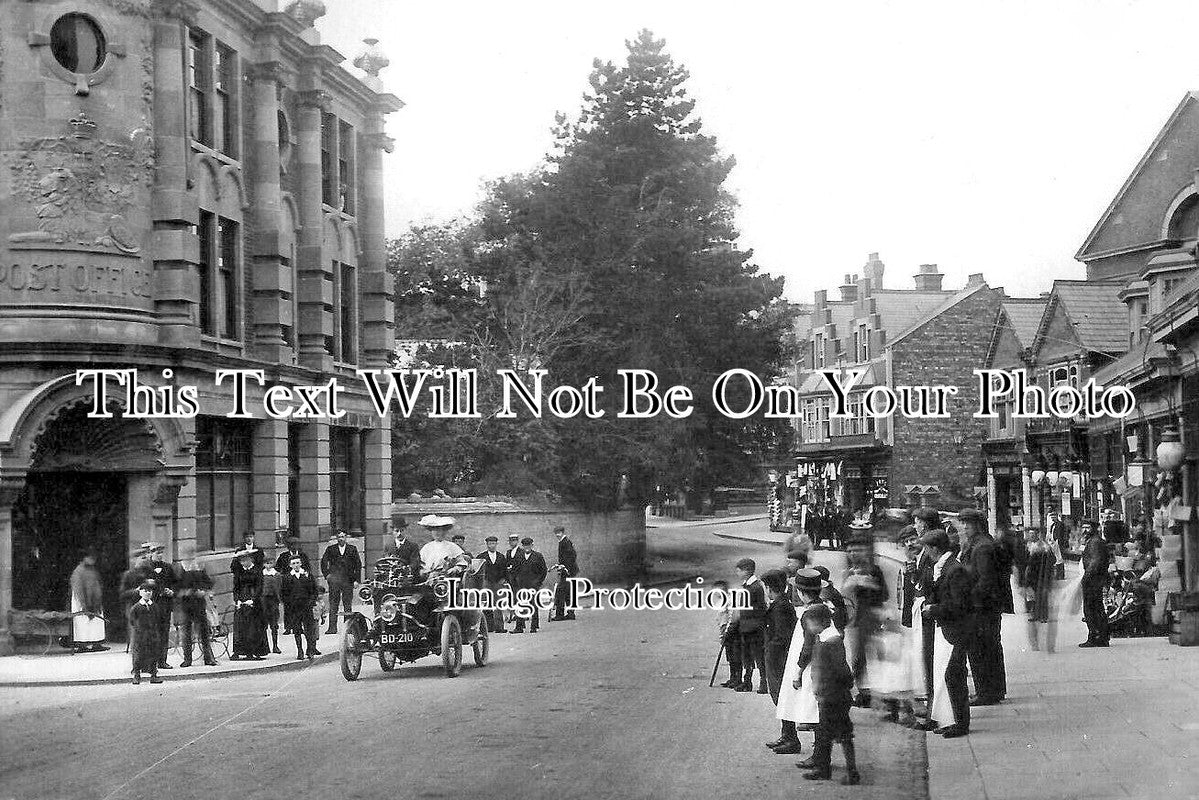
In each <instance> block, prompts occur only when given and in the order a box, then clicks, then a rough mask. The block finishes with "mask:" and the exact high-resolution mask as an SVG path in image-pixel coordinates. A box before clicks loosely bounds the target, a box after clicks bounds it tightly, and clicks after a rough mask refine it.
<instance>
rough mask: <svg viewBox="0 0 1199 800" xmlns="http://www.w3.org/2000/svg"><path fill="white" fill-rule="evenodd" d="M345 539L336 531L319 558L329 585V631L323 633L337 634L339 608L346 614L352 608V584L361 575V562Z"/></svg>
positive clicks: (356, 549)
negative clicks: (343, 609)
mask: <svg viewBox="0 0 1199 800" xmlns="http://www.w3.org/2000/svg"><path fill="white" fill-rule="evenodd" d="M347 538H348V537H347V536H346V532H345V531H338V532H337V535H336V536H335V537H334V538H333V540H332V541H330V543H329V546H328V547H326V548H325V553H324V555H322V556H321V574H322V575H324V576H325V580H326V581H328V583H329V629H328V630H327V631H325V633H337V619H338V616H337V612H338V607H339V606H342V607H344V608H345V613H347V614H348V613H350V611H351V610H353V608H354V584H355V583H357V582H358V578H359V576H360V575H361V573H362V560H361V559H360V558H359V557H358V548H357V547H355V546H354V545H352V544H349V543H348V542H347V541H346V539H347Z"/></svg>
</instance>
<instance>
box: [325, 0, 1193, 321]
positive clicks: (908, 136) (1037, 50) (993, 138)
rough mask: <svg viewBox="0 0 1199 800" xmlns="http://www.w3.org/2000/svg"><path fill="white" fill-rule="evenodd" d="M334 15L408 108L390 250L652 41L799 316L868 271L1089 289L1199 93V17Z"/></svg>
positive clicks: (667, 11)
mask: <svg viewBox="0 0 1199 800" xmlns="http://www.w3.org/2000/svg"><path fill="white" fill-rule="evenodd" d="M327 5H328V6H329V8H330V10H329V13H328V15H327V16H326V17H324V18H323V19H321V20H319V21H318V23H317V25H318V28H319V29H320V30H321V32H322V35H323V37H324V41H325V42H326V43H327V44H330V45H333V46H334V47H336V48H338V49H339V50H340V51H341V52H342V53H343V54H344V55H345V56H346V57H347V59H353V58H354V57H355V56H356V55H357V54H358V53H359V52H360V51H361V49H362V45H361V44H360V40H361V39H362V38H363V37H365V36H374V37H377V38H378V39H380V42H381V43H380V47H381V48H382V49H383V50H384V51H385V52H386V53H387V55H388V56H389V57H390V58H391V66H390V67H389V68H388V69H386V70H385V71H384V72H383V73H382V77H383V79H384V81H385V83H386V85H387V88H388V89H389V90H390V91H392V92H393V93H394V94H396V95H398V96H399V97H400V98H401V99H403V100H404V101H405V103H407V105H406V107H405V108H404V109H403V110H401V111H400V112H399V113H397V114H394V115H392V117H391V118H390V120H389V123H388V130H389V133H390V134H391V135H392V136H393V137H394V138H395V139H396V151H395V152H394V153H393V154H391V155H390V156H387V158H386V165H387V166H386V169H387V186H388V196H387V216H388V233H389V235H393V236H394V235H398V234H400V233H402V232H403V231H404V230H405V229H406V228H407V227H408V226H409V225H410V224H412V223H413V222H422V221H441V220H444V219H448V218H451V217H453V216H456V215H460V214H464V213H468V212H469V211H470V209H471V208H472V207H473V206H474V204H475V203H476V202H477V201H478V199H479V198H480V194H481V192H480V186H481V184H482V182H483V181H485V180H487V179H489V178H493V177H498V176H500V175H504V174H508V173H512V172H517V171H523V170H527V169H529V168H530V167H532V166H534V165H536V164H537V162H538V161H539V159H540V158H541V156H542V155H544V154H545V153H546V152H547V150H548V147H549V143H550V133H549V131H550V126H551V125H552V123H553V117H554V113H555V112H556V111H565V112H568V113H570V114H572V115H573V114H574V112H576V111H577V109H578V107H579V105H580V99H581V96H582V93H583V91H584V90H585V89H586V88H587V76H588V74H589V72H590V69H591V61H592V58H594V57H596V56H598V57H601V58H604V59H611V60H623V57H624V52H625V50H624V40H625V39H628V38H631V37H633V36H634V35H635V34H636V32H637V31H638V30H639V29H640V28H642V27H648V28H650V29H651V30H653V31H654V33H655V34H657V35H658V36H659V37H661V38H665V39H666V42H667V49H668V50H669V52H670V53H671V54H672V55H673V56H674V58H675V60H676V61H678V62H680V63H682V64H683V65H685V66H686V67H687V68H688V69H689V70H690V71H691V75H692V79H691V82H690V85H689V88H690V91H691V94H692V95H693V96H694V98H695V99H696V100H697V101H698V113H699V115H700V116H701V118H702V119H703V120H704V123H705V128H706V132H707V133H709V134H711V135H714V136H716V137H717V139H718V141H719V143H720V146H721V148H722V150H723V151H724V152H725V153H728V154H732V155H734V156H736V158H737V164H738V165H737V168H736V170H735V171H734V172H733V175H732V177H731V179H730V182H731V188H732V189H733V190H734V191H735V193H736V195H737V197H738V198H739V200H740V204H741V209H740V212H739V215H738V220H739V224H740V228H741V232H742V245H743V246H746V247H752V248H753V249H754V251H755V261H756V263H758V264H759V265H760V266H761V267H762V268H764V269H765V270H767V271H769V272H771V273H773V274H776V275H783V276H785V277H786V279H787V295H788V296H789V297H791V298H792V299H795V300H803V301H810V300H811V296H812V291H813V290H815V289H818V288H822V287H834V286H836V285H837V284H839V283H840V282H841V276H842V275H843V274H844V273H847V272H855V271H860V267H861V266H862V265H863V264H864V263H865V261H866V257H867V254H868V253H869V252H873V251H877V252H879V253H880V254H881V257H882V259H883V261H884V262H886V265H887V285H888V286H889V287H896V286H903V287H907V286H910V285H911V276H912V274H913V273H914V272H915V271H916V268H917V266H918V265H919V264H921V263H936V264H939V265H940V266H941V268H942V270H943V271H944V272H945V273H946V274H947V276H948V277H947V279H946V282H945V283H946V287H947V288H957V287H959V286H961V285H962V284H963V283H964V282H965V278H966V275H967V274H968V273H972V272H982V273H984V274H985V276H986V278H987V280H988V282H990V283H991V285H993V286H1004V287H1005V288H1006V289H1007V290H1008V292H1009V293H1010V294H1014V295H1029V294H1036V293H1038V292H1040V291H1043V290H1046V289H1048V287H1049V283H1050V281H1051V280H1052V279H1054V278H1078V277H1083V270H1082V267H1081V265H1079V264H1078V263H1077V262H1076V261H1074V258H1073V256H1074V253H1075V252H1076V251H1077V249H1078V247H1079V245H1080V244H1081V243H1082V241H1083V239H1084V238H1085V236H1086V234H1087V233H1088V232H1089V230H1090V229H1091V227H1092V225H1094V223H1095V222H1096V220H1097V219H1098V218H1099V215H1100V214H1101V213H1102V212H1103V210H1104V208H1106V206H1107V204H1108V202H1110V200H1111V199H1112V197H1113V196H1114V195H1115V193H1116V191H1117V190H1118V189H1119V188H1120V185H1121V184H1122V183H1123V181H1124V179H1125V178H1126V177H1127V175H1128V173H1129V171H1130V170H1131V169H1132V168H1133V166H1134V165H1135V164H1136V162H1137V160H1138V159H1139V158H1140V156H1141V155H1142V153H1143V152H1144V151H1145V149H1146V148H1147V147H1148V145H1149V143H1150V142H1151V141H1152V139H1153V137H1154V135H1156V133H1157V131H1158V130H1159V129H1160V127H1161V125H1162V124H1163V123H1164V122H1165V120H1166V118H1167V117H1168V116H1169V114H1170V112H1171V111H1172V110H1173V109H1174V107H1175V106H1176V105H1177V103H1178V102H1179V101H1180V100H1181V98H1182V97H1183V95H1184V93H1185V92H1186V91H1187V90H1188V89H1191V88H1196V87H1199V58H1197V57H1196V55H1195V50H1194V46H1193V37H1192V36H1191V35H1190V34H1191V32H1193V31H1195V30H1199V4H1196V3H1194V2H1193V0H1192V1H1191V2H1173V1H1172V0H1171V2H1165V1H1163V2H1152V3H1150V2H1116V1H1115V0H1105V1H1098V0H1070V1H1065V0H1053V2H1044V0H1035V1H1033V2H1008V1H1007V0H1005V2H990V3H984V2H966V3H963V2H960V0H957V2H945V3H941V2H912V1H909V2H879V1H876V0H857V1H856V2H821V3H815V2H799V3H789V4H783V3H778V2H761V3H757V2H742V3H734V4H729V3H719V4H717V3H699V2H686V3H683V2H652V1H651V0H607V2H604V3H602V4H598V3H595V4H592V3H588V4H583V3H567V2H562V0H558V2H531V1H527V0H526V1H522V2H509V3H496V2H486V3H483V2H458V3H428V2H426V3H416V2H407V1H403V2H402V1H401V0H335V1H334V2H329V3H328V4H327ZM784 5H785V6H787V7H786V8H784ZM1197 146H1199V143H1197Z"/></svg>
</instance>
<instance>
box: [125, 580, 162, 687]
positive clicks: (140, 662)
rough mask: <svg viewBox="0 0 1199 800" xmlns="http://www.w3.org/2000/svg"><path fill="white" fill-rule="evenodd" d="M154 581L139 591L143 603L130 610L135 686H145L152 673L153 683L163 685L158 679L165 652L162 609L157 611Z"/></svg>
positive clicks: (147, 583)
mask: <svg viewBox="0 0 1199 800" xmlns="http://www.w3.org/2000/svg"><path fill="white" fill-rule="evenodd" d="M156 588H157V584H156V583H155V582H154V581H152V580H145V581H142V582H141V584H140V585H139V586H138V587H137V593H138V596H139V598H140V599H139V600H138V601H137V602H136V603H134V604H133V607H132V608H130V609H129V629H130V631H131V635H130V639H129V655H130V656H131V657H132V659H133V682H134V683H141V682H142V672H149V673H150V683H162V678H160V677H158V654H159V650H160V649H161V643H160V641H159V640H160V638H161V637H160V626H159V624H158V623H159V609H158V608H156V607H155V602H154V590H155V589H156Z"/></svg>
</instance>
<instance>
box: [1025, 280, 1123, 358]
mask: <svg viewBox="0 0 1199 800" xmlns="http://www.w3.org/2000/svg"><path fill="white" fill-rule="evenodd" d="M1125 283H1126V281H1123V280H1116V281H1054V282H1053V289H1052V291H1050V293H1049V302H1048V304H1047V305H1046V306H1045V311H1044V313H1043V314H1042V315H1041V322H1040V324H1039V325H1038V326H1037V334H1036V337H1035V338H1034V340H1033V345H1032V347H1033V350H1034V351H1039V350H1040V349H1041V345H1042V343H1043V342H1044V340H1045V333H1046V330H1047V328H1048V327H1049V322H1050V320H1052V319H1053V312H1054V309H1055V308H1057V306H1059V305H1060V306H1061V307H1062V309H1063V311H1064V312H1065V314H1066V318H1067V319H1068V320H1069V321H1070V324H1071V327H1072V328H1073V329H1074V335H1075V336H1077V337H1078V341H1079V344H1081V345H1082V346H1083V347H1084V348H1086V349H1087V350H1089V351H1092V352H1098V353H1106V354H1109V355H1119V354H1120V353H1124V352H1126V351H1127V350H1128V309H1127V308H1126V307H1125V306H1124V303H1122V302H1121V301H1120V290H1121V289H1122V288H1124V285H1125Z"/></svg>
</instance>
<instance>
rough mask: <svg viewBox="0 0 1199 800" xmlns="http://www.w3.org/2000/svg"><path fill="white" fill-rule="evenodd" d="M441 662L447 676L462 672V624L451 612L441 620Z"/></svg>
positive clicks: (452, 676) (450, 676)
mask: <svg viewBox="0 0 1199 800" xmlns="http://www.w3.org/2000/svg"><path fill="white" fill-rule="evenodd" d="M441 663H442V664H443V665H444V666H445V674H446V677H447V678H457V677H458V673H460V672H462V625H461V624H460V623H459V622H458V618H457V617H455V616H454V615H453V614H446V615H445V618H444V619H443V620H442V621H441Z"/></svg>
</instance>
